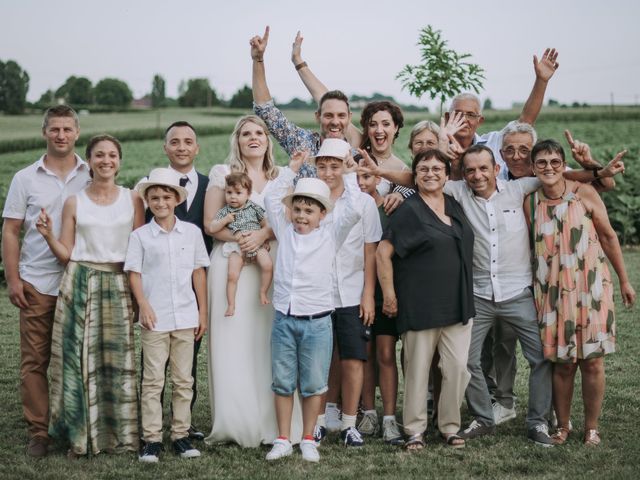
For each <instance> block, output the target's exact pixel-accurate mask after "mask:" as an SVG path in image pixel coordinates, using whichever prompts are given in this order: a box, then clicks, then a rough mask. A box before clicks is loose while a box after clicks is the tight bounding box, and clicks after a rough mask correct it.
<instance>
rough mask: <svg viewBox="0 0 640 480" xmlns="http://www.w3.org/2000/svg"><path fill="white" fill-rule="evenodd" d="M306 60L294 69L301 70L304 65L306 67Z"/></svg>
mask: <svg viewBox="0 0 640 480" xmlns="http://www.w3.org/2000/svg"><path fill="white" fill-rule="evenodd" d="M308 66H309V65H307V62H302V63H299V64H297V65H296V70H302V69H303V68H304V67H308Z"/></svg>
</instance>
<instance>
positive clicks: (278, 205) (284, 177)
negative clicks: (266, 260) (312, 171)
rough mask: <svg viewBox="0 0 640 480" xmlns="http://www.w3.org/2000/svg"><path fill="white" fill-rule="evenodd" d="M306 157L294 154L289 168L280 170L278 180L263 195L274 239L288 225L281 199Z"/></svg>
mask: <svg viewBox="0 0 640 480" xmlns="http://www.w3.org/2000/svg"><path fill="white" fill-rule="evenodd" d="M308 156H309V154H308V153H307V152H297V153H295V154H294V155H293V156H292V157H291V159H290V160H289V168H283V169H281V170H280V174H279V175H278V178H276V179H275V181H274V182H273V185H271V186H270V187H269V189H268V190H267V192H266V194H265V197H264V209H265V211H266V214H267V220H269V224H270V225H271V228H272V229H273V232H274V234H275V236H276V238H277V237H278V235H280V234H281V233H282V232H283V231H284V229H285V228H286V226H287V223H288V220H287V215H286V210H285V206H284V205H283V203H282V199H283V198H284V196H285V195H286V194H287V192H288V191H289V189H290V188H291V186H292V185H293V179H294V178H295V177H296V174H297V173H298V171H299V170H300V167H301V166H302V164H303V163H304V162H305V161H306V159H307V157H308Z"/></svg>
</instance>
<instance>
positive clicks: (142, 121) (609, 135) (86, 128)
mask: <svg viewBox="0 0 640 480" xmlns="http://www.w3.org/2000/svg"><path fill="white" fill-rule="evenodd" d="M634 111H635V110H634ZM234 112H235V113H234ZM639 112H640V110H639ZM229 113H231V115H228V114H229ZM243 113H249V112H241V111H232V112H229V111H225V112H224V116H221V115H220V112H217V111H214V112H212V111H207V110H204V109H167V110H163V111H161V113H160V116H161V118H160V122H157V118H156V113H155V112H153V111H142V112H136V113H126V114H125V113H115V114H95V115H88V116H86V117H81V119H80V122H81V123H80V127H81V131H82V132H83V133H86V132H91V133H99V132H107V133H113V134H114V135H115V136H116V137H117V136H118V131H126V130H129V129H132V128H133V129H144V128H155V127H156V126H157V125H159V126H160V130H163V129H164V128H165V127H166V125H169V124H170V123H171V122H173V121H175V120H179V119H180V120H182V119H186V120H188V121H191V122H193V123H194V125H196V126H206V125H223V126H225V127H227V128H229V132H230V131H231V128H232V127H233V124H234V123H235V121H236V120H237V118H238V117H239V116H240V115H241V114H243ZM517 115H518V113H517V112H497V113H492V114H487V120H486V121H485V123H484V125H482V126H481V128H480V132H487V131H491V130H498V129H501V128H502V127H504V125H505V123H506V122H507V121H508V119H511V118H515V117H517ZM287 116H288V117H290V119H291V120H292V121H295V122H298V123H304V124H308V125H311V124H313V121H314V120H313V113H312V112H308V111H290V112H287ZM548 116H549V119H548V120H546V119H545V114H544V113H543V115H542V118H541V120H540V121H539V122H538V123H537V125H536V129H537V131H538V136H539V138H555V139H558V140H561V141H562V142H563V144H564V145H565V147H566V142H565V140H564V136H563V132H564V130H565V129H566V128H570V130H571V131H572V132H573V133H574V136H575V138H578V139H581V140H583V141H586V142H588V143H590V144H591V146H592V150H593V153H594V156H595V158H597V159H599V160H609V159H610V158H612V157H613V154H614V153H615V152H618V151H619V150H621V149H623V148H626V149H628V150H629V153H628V155H627V157H626V158H625V160H626V162H627V164H628V165H629V166H630V168H637V166H638V165H637V160H638V157H639V155H640V121H637V120H634V119H628V118H625V117H624V116H622V117H616V118H613V119H610V118H608V117H606V116H603V117H602V118H600V119H599V120H597V121H595V120H594V119H593V118H592V116H590V115H589V116H587V115H585V114H584V112H578V114H576V117H575V118H572V119H571V120H570V121H566V120H562V119H558V118H556V117H557V112H556V113H554V112H551V113H549V114H548ZM356 117H358V115H357V114H354V119H356ZM423 118H424V116H422V115H420V114H416V113H411V114H408V115H407V118H406V120H405V127H404V128H403V129H402V130H401V131H400V136H399V137H398V139H397V140H396V147H395V150H394V151H395V153H396V155H398V156H399V157H400V158H402V159H403V160H404V161H405V162H410V154H409V150H408V148H407V143H408V140H409V133H410V131H411V127H413V125H415V123H416V122H417V121H419V120H421V119H423ZM431 118H432V117H431ZM41 121H42V119H41V117H40V116H36V115H29V116H23V117H7V116H0V141H1V140H6V139H11V138H20V137H22V138H34V137H37V136H38V135H39V133H40V124H41ZM354 123H355V120H354ZM199 143H200V155H199V157H198V159H197V165H196V166H197V168H198V169H199V170H200V171H201V172H203V173H205V174H206V173H208V172H209V169H210V168H211V166H212V165H214V164H216V163H220V162H223V161H224V159H225V158H226V156H227V154H228V151H229V135H228V134H223V135H210V136H201V137H200V138H199ZM43 149H44V140H43V141H42V148H41V149H37V150H28V151H23V152H11V153H3V154H0V198H2V199H4V196H5V195H6V189H7V188H8V186H9V183H10V182H11V178H12V176H13V174H14V173H15V172H16V171H17V170H19V169H20V168H23V167H24V166H26V165H28V164H29V163H32V162H33V161H35V160H36V159H37V158H38V157H39V156H40V155H42V153H43ZM123 149H124V151H123V166H122V171H121V177H120V181H121V182H122V183H123V184H125V185H129V186H132V185H134V184H135V182H136V181H137V179H139V178H140V177H141V176H143V175H146V174H147V173H148V171H149V170H150V169H151V168H153V167H156V166H159V165H164V164H166V157H165V156H164V152H163V151H162V142H161V141H158V140H145V141H129V142H124V143H123ZM77 151H78V152H79V153H80V154H81V155H83V152H84V145H78V148H77ZM274 152H275V154H276V158H277V160H278V162H279V163H281V164H283V163H284V162H285V161H286V156H285V154H284V151H283V150H282V149H281V148H280V147H279V146H278V145H276V146H275V148H274Z"/></svg>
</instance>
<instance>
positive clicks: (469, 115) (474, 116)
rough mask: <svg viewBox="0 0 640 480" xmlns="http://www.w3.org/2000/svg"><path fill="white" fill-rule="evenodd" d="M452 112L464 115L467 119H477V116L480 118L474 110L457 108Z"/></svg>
mask: <svg viewBox="0 0 640 480" xmlns="http://www.w3.org/2000/svg"><path fill="white" fill-rule="evenodd" d="M453 113H455V114H457V115H462V116H463V117H465V118H466V119H467V120H477V119H478V118H480V117H481V116H482V115H480V114H479V113H475V112H461V111H459V110H454V111H453Z"/></svg>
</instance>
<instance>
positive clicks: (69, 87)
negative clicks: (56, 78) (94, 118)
mask: <svg viewBox="0 0 640 480" xmlns="http://www.w3.org/2000/svg"><path fill="white" fill-rule="evenodd" d="M55 96H56V98H64V101H65V103H67V104H69V105H72V106H77V105H91V104H92V103H93V84H92V83H91V80H89V79H88V78H86V77H76V76H74V75H71V76H70V77H69V78H67V80H66V81H65V82H64V84H62V86H61V87H60V88H58V90H56V93H55Z"/></svg>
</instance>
